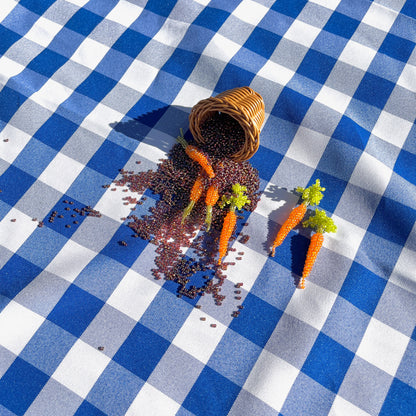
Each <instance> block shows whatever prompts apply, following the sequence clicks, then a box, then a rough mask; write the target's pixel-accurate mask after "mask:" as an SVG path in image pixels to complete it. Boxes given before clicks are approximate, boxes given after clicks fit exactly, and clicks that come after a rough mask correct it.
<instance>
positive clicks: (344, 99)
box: [315, 85, 351, 114]
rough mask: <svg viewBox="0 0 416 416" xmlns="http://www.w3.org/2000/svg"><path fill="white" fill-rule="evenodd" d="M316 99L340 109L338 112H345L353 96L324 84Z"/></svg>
mask: <svg viewBox="0 0 416 416" xmlns="http://www.w3.org/2000/svg"><path fill="white" fill-rule="evenodd" d="M315 100H316V101H318V102H319V103H322V104H324V105H326V106H327V107H329V108H332V109H333V110H335V111H338V113H341V114H344V112H345V110H346V109H347V107H348V105H349V103H350V101H351V97H350V96H349V95H346V94H344V93H342V92H340V91H337V90H334V89H333V88H330V87H327V86H326V85H324V86H323V87H322V88H321V91H319V93H318V95H317V96H316V98H315Z"/></svg>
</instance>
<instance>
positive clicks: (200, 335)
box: [172, 309, 227, 364]
mask: <svg viewBox="0 0 416 416" xmlns="http://www.w3.org/2000/svg"><path fill="white" fill-rule="evenodd" d="M202 316H206V314H204V313H203V312H202V311H200V310H198V309H194V310H193V311H192V312H191V313H190V314H189V316H188V318H186V321H185V322H184V324H183V325H182V327H181V329H180V330H179V332H178V333H177V334H176V336H175V338H174V339H173V341H172V343H173V344H174V345H176V346H177V347H179V348H181V349H182V350H184V351H185V352H187V353H188V354H190V355H192V357H194V358H196V359H197V360H199V361H201V362H202V363H204V364H206V363H207V362H208V360H209V358H210V357H211V354H212V353H213V352H214V350H215V348H217V345H218V343H219V342H220V340H221V338H222V337H223V335H224V333H225V331H226V329H227V328H226V327H225V326H224V325H223V324H222V323H221V322H218V321H217V320H215V319H214V318H211V317H207V320H206V321H204V322H202V321H201V320H200V318H201V317H202ZM210 324H216V325H217V326H216V328H211V327H210Z"/></svg>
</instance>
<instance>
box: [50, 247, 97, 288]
mask: <svg viewBox="0 0 416 416" xmlns="http://www.w3.org/2000/svg"><path fill="white" fill-rule="evenodd" d="M96 255H97V253H95V252H94V251H92V250H90V249H88V248H86V247H84V246H81V245H80V244H78V243H76V242H75V241H72V240H68V241H67V242H66V244H65V245H64V246H63V247H62V249H61V251H60V252H59V253H58V254H57V255H56V256H55V257H54V259H53V260H52V261H51V262H50V263H49V264H48V266H47V267H46V269H45V270H46V271H48V272H50V273H53V274H55V275H57V276H59V277H62V279H65V280H67V281H68V282H71V283H72V282H73V281H74V280H75V279H76V278H77V277H78V275H79V274H80V273H81V272H82V270H83V269H84V268H85V267H86V266H87V264H88V263H89V262H90V261H91V260H92V259H93V258H94V257H95V256H96Z"/></svg>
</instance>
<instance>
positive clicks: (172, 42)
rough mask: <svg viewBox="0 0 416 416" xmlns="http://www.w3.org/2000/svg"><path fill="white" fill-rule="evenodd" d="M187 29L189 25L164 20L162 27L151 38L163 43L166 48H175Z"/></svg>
mask: <svg viewBox="0 0 416 416" xmlns="http://www.w3.org/2000/svg"><path fill="white" fill-rule="evenodd" d="M188 28H189V23H184V22H180V21H179V20H173V19H166V20H165V23H164V24H163V26H162V27H161V28H160V30H159V31H158V32H157V33H156V35H155V36H154V37H153V39H154V40H156V41H157V42H160V43H163V44H164V45H167V46H172V47H174V48H176V47H177V46H178V45H179V43H180V42H181V40H182V39H183V37H184V36H185V33H186V31H187V30H188Z"/></svg>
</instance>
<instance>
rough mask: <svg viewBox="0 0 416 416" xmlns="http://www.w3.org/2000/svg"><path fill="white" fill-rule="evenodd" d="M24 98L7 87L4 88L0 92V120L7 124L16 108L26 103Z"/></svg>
mask: <svg viewBox="0 0 416 416" xmlns="http://www.w3.org/2000/svg"><path fill="white" fill-rule="evenodd" d="M26 98H27V97H26V96H24V95H23V94H20V93H19V92H17V91H15V90H13V89H11V88H9V87H8V86H7V85H6V86H4V87H3V89H2V90H1V91H0V119H1V120H2V121H4V122H5V123H8V122H9V120H10V119H11V118H12V117H13V115H14V114H15V113H16V111H17V110H18V108H19V107H20V106H21V105H22V104H23V103H24V102H25V101H26Z"/></svg>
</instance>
